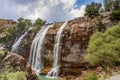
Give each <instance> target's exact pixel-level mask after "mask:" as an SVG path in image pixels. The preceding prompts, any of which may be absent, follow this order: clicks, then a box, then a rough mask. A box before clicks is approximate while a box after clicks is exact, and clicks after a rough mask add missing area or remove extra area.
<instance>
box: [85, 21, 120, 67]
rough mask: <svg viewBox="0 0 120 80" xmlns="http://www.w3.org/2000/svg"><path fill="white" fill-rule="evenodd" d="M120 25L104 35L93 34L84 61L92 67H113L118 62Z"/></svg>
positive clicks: (119, 56)
mask: <svg viewBox="0 0 120 80" xmlns="http://www.w3.org/2000/svg"><path fill="white" fill-rule="evenodd" d="M119 47H120V23H119V24H118V25H117V26H115V27H112V28H110V29H108V30H107V31H106V32H105V33H101V32H96V33H94V34H93V35H92V36H91V38H90V42H89V46H88V49H87V55H86V56H85V59H86V60H87V61H89V62H90V63H91V64H93V65H100V66H103V67H105V66H113V65H116V64H117V63H118V62H120V48H119Z"/></svg>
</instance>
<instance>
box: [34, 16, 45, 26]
mask: <svg viewBox="0 0 120 80" xmlns="http://www.w3.org/2000/svg"><path fill="white" fill-rule="evenodd" d="M45 23H46V21H43V20H42V19H40V18H38V19H37V20H36V21H35V23H34V24H33V25H34V26H43V25H45Z"/></svg>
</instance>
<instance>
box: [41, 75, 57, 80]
mask: <svg viewBox="0 0 120 80" xmlns="http://www.w3.org/2000/svg"><path fill="white" fill-rule="evenodd" d="M39 79H40V80H58V78H54V79H52V78H47V77H46V76H44V75H39Z"/></svg>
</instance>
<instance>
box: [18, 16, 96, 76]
mask: <svg viewBox="0 0 120 80" xmlns="http://www.w3.org/2000/svg"><path fill="white" fill-rule="evenodd" d="M62 24H63V22H57V23H55V24H54V25H53V27H51V28H50V29H49V30H48V32H47V35H46V37H45V40H44V44H43V50H42V51H43V53H44V55H43V57H44V63H45V69H44V70H43V72H42V74H46V73H47V72H48V70H49V68H51V67H52V65H53V48H54V44H55V37H56V34H57V32H58V30H59V28H60V26H61V25H62ZM94 29H95V23H94V22H93V21H92V20H91V19H89V18H87V17H84V18H83V17H80V18H75V19H73V20H70V21H68V24H67V26H65V28H64V31H63V33H62V37H61V43H60V55H59V58H60V60H61V61H60V62H61V72H62V73H61V74H63V75H65V74H74V75H76V74H78V73H79V74H80V73H81V70H82V68H84V70H85V69H86V68H87V66H88V65H89V63H87V62H86V61H85V60H84V55H85V53H86V48H87V46H88V42H89V39H90V36H91V35H92V33H93V31H94ZM37 31H38V30H37ZM36 33H37V32H29V34H28V35H27V36H26V38H25V39H24V40H23V42H22V44H21V46H20V50H19V51H20V53H19V54H20V55H22V56H23V57H24V58H26V59H27V60H28V58H29V53H30V46H31V43H32V40H33V39H34V36H35V35H36ZM73 65H74V66H73ZM48 67H49V68H48ZM46 69H48V70H46Z"/></svg>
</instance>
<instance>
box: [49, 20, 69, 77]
mask: <svg viewBox="0 0 120 80" xmlns="http://www.w3.org/2000/svg"><path fill="white" fill-rule="evenodd" d="M66 25H67V22H65V23H64V24H63V25H62V26H61V27H60V29H59V31H58V32H57V35H56V40H55V46H54V64H53V68H52V69H51V71H49V72H48V74H47V77H53V78H55V77H58V75H59V68H60V60H59V47H60V46H59V45H60V38H61V34H62V32H63V29H64V27H65V26H66Z"/></svg>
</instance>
